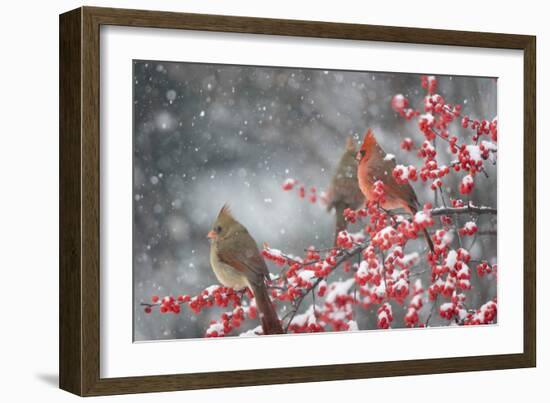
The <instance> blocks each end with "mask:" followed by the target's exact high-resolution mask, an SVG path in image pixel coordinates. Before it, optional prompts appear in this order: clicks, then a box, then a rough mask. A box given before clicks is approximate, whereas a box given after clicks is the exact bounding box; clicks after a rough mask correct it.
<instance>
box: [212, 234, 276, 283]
mask: <svg viewBox="0 0 550 403" xmlns="http://www.w3.org/2000/svg"><path fill="white" fill-rule="evenodd" d="M235 235H236V234H233V236H231V237H229V238H228V239H225V240H224V242H221V243H220V244H219V245H218V250H217V252H218V258H219V259H220V261H222V262H223V263H225V264H227V265H229V266H231V267H233V268H234V269H235V270H237V271H238V272H240V273H242V274H243V275H244V276H245V277H246V278H247V279H248V281H250V282H257V281H263V278H264V277H266V276H268V274H269V271H268V269H267V265H266V264H265V260H264V258H263V257H262V255H261V254H260V251H259V250H258V246H257V245H256V242H255V241H254V239H253V238H252V237H251V236H250V234H248V232H247V233H245V234H242V233H240V234H239V235H240V236H239V241H238V244H237V242H235V241H234V239H235V240H236V238H237V237H236V236H235Z"/></svg>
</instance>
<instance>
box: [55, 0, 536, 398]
mask: <svg viewBox="0 0 550 403" xmlns="http://www.w3.org/2000/svg"><path fill="white" fill-rule="evenodd" d="M535 83H536V79H535V37H532V36H524V35H513V34H496V33H479V32H457V31H444V30H431V29H418V28H401V27H383V26H372V25H351V24H336V23H325V22H311V21H292V20H271V19H260V18H248V17H246V18H245V17H227V16H214V15H198V14H182V13H169V12H157V11H138V10H118V9H106V8H93V7H82V8H79V9H77V10H73V11H70V12H68V13H65V14H63V15H61V17H60V181H61V184H60V386H61V388H63V389H65V390H67V391H70V392H72V393H76V394H78V395H82V396H89V395H106V394H118V393H137V392H153V391H168V390H185V389H196V388H212V387H228V386H244V385H258V384H273V383H289V382H309V381H322V380H337V379H353V378H367V377H382V376H397V375H414V374H428V373H445V372H455V371H477V370H491V369H504V368H520V367H531V366H534V365H535V361H536V359H535V357H536V352H535V351H536V350H535V339H536V324H535V317H536V311H535V308H536V307H535V301H536V295H535V237H536V217H535V196H536V188H535V180H536V171H535V165H536V164H535V100H536V98H535V87H536V86H535ZM411 346H414V348H411Z"/></svg>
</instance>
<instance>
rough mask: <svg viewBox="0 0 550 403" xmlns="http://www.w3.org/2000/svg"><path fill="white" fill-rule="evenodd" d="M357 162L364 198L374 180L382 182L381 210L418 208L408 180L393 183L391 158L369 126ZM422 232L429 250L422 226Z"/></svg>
mask: <svg viewBox="0 0 550 403" xmlns="http://www.w3.org/2000/svg"><path fill="white" fill-rule="evenodd" d="M356 158H357V160H358V161H359V165H358V167H357V178H358V180H359V188H360V189H361V192H363V194H364V195H365V197H366V198H367V200H369V199H370V200H374V199H375V198H376V197H375V196H374V192H373V190H374V183H375V182H376V181H382V183H384V191H385V201H384V203H383V204H381V205H380V207H382V208H383V209H386V210H394V209H399V208H403V209H405V210H406V211H408V212H409V213H411V214H412V215H413V216H414V215H415V214H416V212H417V211H418V209H419V207H420V204H419V203H418V199H417V197H416V193H415V192H414V189H413V188H412V186H411V185H410V184H408V183H405V184H400V183H397V181H396V180H395V178H394V177H393V175H392V173H393V169H394V168H395V160H394V158H389V157H388V156H387V155H386V153H385V152H384V150H382V147H380V145H379V144H378V143H377V142H376V139H375V138H374V133H373V132H372V130H371V129H369V130H368V131H367V134H366V135H365V139H364V140H363V145H362V146H361V149H360V150H359V152H358V153H357V156H356ZM424 235H425V236H426V241H427V242H428V246H429V247H430V250H431V251H432V252H433V250H434V246H433V242H432V240H431V238H430V235H429V234H428V231H427V230H426V229H424Z"/></svg>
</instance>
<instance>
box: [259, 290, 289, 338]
mask: <svg viewBox="0 0 550 403" xmlns="http://www.w3.org/2000/svg"><path fill="white" fill-rule="evenodd" d="M251 288H252V292H253V293H254V298H255V299H256V306H257V307H258V312H259V314H260V321H261V323H262V330H263V332H264V334H283V333H284V331H283V327H282V326H281V321H280V320H279V316H277V312H276V311H275V308H274V307H273V303H272V302H271V299H270V298H269V293H268V291H267V287H266V285H265V284H264V283H263V281H262V283H261V284H258V285H255V284H251Z"/></svg>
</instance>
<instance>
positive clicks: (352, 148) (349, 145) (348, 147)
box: [346, 136, 355, 152]
mask: <svg viewBox="0 0 550 403" xmlns="http://www.w3.org/2000/svg"><path fill="white" fill-rule="evenodd" d="M346 150H348V151H353V152H355V142H354V141H353V137H351V136H350V137H348V138H347V139H346Z"/></svg>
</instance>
